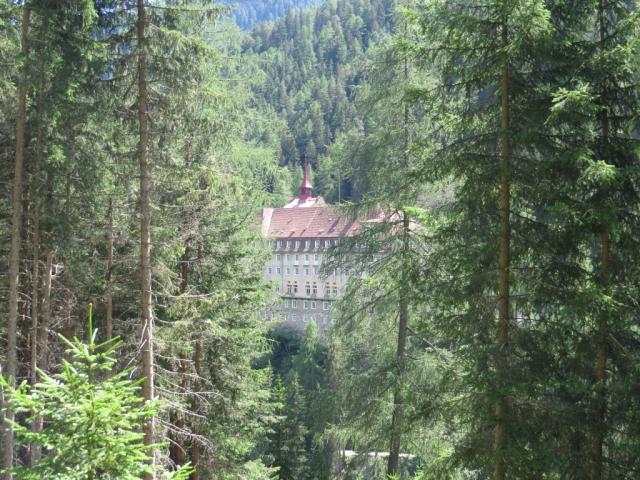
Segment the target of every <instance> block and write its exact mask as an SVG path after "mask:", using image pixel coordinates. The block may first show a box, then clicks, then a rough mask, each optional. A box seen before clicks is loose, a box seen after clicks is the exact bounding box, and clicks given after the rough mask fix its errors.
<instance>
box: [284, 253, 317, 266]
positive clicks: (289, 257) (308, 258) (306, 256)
mask: <svg viewBox="0 0 640 480" xmlns="http://www.w3.org/2000/svg"><path fill="white" fill-rule="evenodd" d="M300 257H302V254H298V253H295V254H294V253H292V254H288V253H285V254H284V262H285V263H289V261H290V260H291V261H293V262H294V263H298V262H299V261H300ZM280 260H282V255H281V254H279V253H277V254H276V262H278V263H280ZM310 261H311V255H310V254H308V253H305V254H304V263H305V264H308V263H309V262H310ZM313 261H314V262H315V263H318V262H319V261H320V255H319V254H317V253H314V254H313Z"/></svg>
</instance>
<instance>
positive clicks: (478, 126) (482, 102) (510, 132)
mask: <svg viewBox="0 0 640 480" xmlns="http://www.w3.org/2000/svg"><path fill="white" fill-rule="evenodd" d="M413 18H414V19H415V20H416V21H417V25H418V26H419V28H420V32H421V35H422V36H423V38H422V41H421V42H420V43H419V44H418V46H417V48H416V50H415V52H416V53H417V58H422V59H424V60H426V61H425V63H424V66H425V70H427V69H428V70H430V71H431V72H432V78H433V86H432V87H431V88H429V89H424V90H423V96H422V100H424V103H423V105H424V106H425V108H426V109H428V110H427V113H426V115H427V116H428V117H429V118H430V121H432V122H433V123H432V125H431V126H430V129H431V132H430V133H427V134H426V135H425V139H424V141H423V145H424V148H423V158H424V163H423V166H422V169H421V170H422V171H421V173H420V178H422V179H424V180H425V181H429V182H432V183H435V184H436V185H437V184H440V185H442V184H443V183H445V182H446V183H450V184H451V185H452V190H453V195H452V197H449V198H446V199H445V202H443V203H444V205H443V206H442V207H440V208H439V209H437V210H435V211H434V213H438V214H442V215H441V216H440V218H439V219H438V223H437V224H436V225H437V228H435V229H434V230H433V231H434V236H433V240H434V243H433V245H434V249H433V250H432V253H433V255H429V259H428V260H426V259H425V264H428V262H434V263H435V262H436V261H438V262H440V268H441V271H440V272H437V271H432V273H433V274H435V276H436V278H437V279H435V280H434V281H433V283H432V282H429V286H428V288H427V290H425V292H427V291H430V293H429V294H428V295H429V297H430V298H429V302H431V308H432V309H433V310H432V312H433V313H432V318H433V319H434V325H436V326H437V328H438V330H439V332H440V333H441V334H442V335H443V338H444V337H448V338H449V339H450V340H449V341H450V342H451V345H452V348H454V349H455V351H456V352H457V355H458V360H459V361H460V362H461V363H460V365H461V366H462V368H464V369H465V373H464V376H465V378H466V382H465V385H464V389H465V392H466V393H465V395H466V398H467V400H468V402H467V403H466V407H465V408H466V410H467V411H466V412H465V413H464V414H462V415H461V417H460V418H462V419H464V421H468V427H467V428H468V434H467V435H465V444H466V446H465V448H464V449H461V450H459V452H458V453H459V454H464V456H467V455H469V456H470V458H468V459H466V460H464V463H465V464H467V465H469V464H471V463H475V462H478V464H479V465H480V466H481V468H482V471H483V472H484V473H483V475H486V476H489V472H491V475H492V477H493V478H494V479H495V480H502V479H504V478H508V477H518V478H536V476H537V475H538V474H539V472H536V470H535V468H544V467H543V466H542V465H540V463H541V462H538V461H536V460H535V455H536V454H537V453H540V451H539V450H537V449H536V448H533V449H532V451H531V454H527V452H525V451H524V450H523V449H522V448H521V445H523V442H530V441H533V442H535V441H536V440H535V436H528V434H529V429H530V426H528V425H527V421H528V418H526V415H524V414H523V412H522V411H521V406H523V405H526V404H527V402H529V401H532V398H535V388H533V384H531V383H529V382H531V379H530V378H528V377H527V375H526V372H528V371H529V368H530V365H526V362H522V361H521V359H523V358H526V356H527V355H526V354H524V353H522V350H523V349H524V351H526V350H527V349H528V348H529V346H528V345H527V344H526V343H524V342H522V341H521V340H520V339H523V338H526V334H527V331H526V324H525V323H523V322H520V321H518V320H517V319H519V318H521V316H523V315H526V312H527V311H528V309H529V307H528V305H530V304H528V302H530V301H531V299H530V298H528V297H527V295H526V288H527V287H526V272H528V271H529V269H530V268H532V265H531V261H532V259H533V257H531V256H530V255H529V253H528V250H529V248H530V247H531V245H529V244H528V242H527V240H528V233H527V232H528V230H529V229H530V228H531V223H530V222H528V221H527V220H526V219H527V217H528V215H530V213H529V212H531V211H535V209H536V206H535V202H534V201H533V200H534V198H533V196H532V195H531V194H530V193H529V191H530V189H534V188H535V184H534V180H535V179H536V178H537V177H536V176H537V175H538V173H536V171H535V166H536V163H535V161H534V160H535V159H536V158H537V155H538V152H539V151H540V149H541V148H542V147H541V145H539V142H540V137H539V136H538V135H537V132H540V131H541V130H542V129H543V128H542V125H543V117H542V116H541V112H540V106H541V103H540V99H539V89H538V84H537V82H538V80H537V79H536V76H535V74H534V72H532V71H531V70H530V69H529V65H530V63H531V62H532V61H534V60H535V59H536V57H535V55H539V54H540V52H541V50H542V47H544V46H545V45H546V39H547V38H548V37H549V35H550V31H551V27H550V23H549V12H548V10H547V7H546V5H545V3H544V2H540V1H536V0H533V1H509V0H507V1H491V2H485V3H483V4H482V5H471V4H458V3H455V2H449V1H446V0H443V1H425V2H420V3H419V5H418V7H417V8H416V9H415V15H413ZM418 96H419V95H418ZM515 298H517V302H516V301H515ZM516 353H517V354H516ZM527 385H528V386H527ZM487 431H491V437H492V439H491V444H492V446H491V448H487V444H488V439H487V438H486V433H485V432H487ZM525 438H526V440H525Z"/></svg>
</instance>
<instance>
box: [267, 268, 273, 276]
mask: <svg viewBox="0 0 640 480" xmlns="http://www.w3.org/2000/svg"><path fill="white" fill-rule="evenodd" d="M267 271H268V272H269V275H271V274H272V273H273V268H271V267H269V268H268V269H267Z"/></svg>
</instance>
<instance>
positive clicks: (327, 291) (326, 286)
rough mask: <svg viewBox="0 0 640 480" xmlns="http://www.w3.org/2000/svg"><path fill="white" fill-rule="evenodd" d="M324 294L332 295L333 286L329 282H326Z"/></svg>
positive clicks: (326, 295)
mask: <svg viewBox="0 0 640 480" xmlns="http://www.w3.org/2000/svg"><path fill="white" fill-rule="evenodd" d="M324 296H325V297H327V298H328V297H330V296H331V287H330V286H329V282H327V283H325V284H324Z"/></svg>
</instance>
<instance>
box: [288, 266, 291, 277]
mask: <svg viewBox="0 0 640 480" xmlns="http://www.w3.org/2000/svg"><path fill="white" fill-rule="evenodd" d="M287 275H291V269H290V268H289V267H287Z"/></svg>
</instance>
